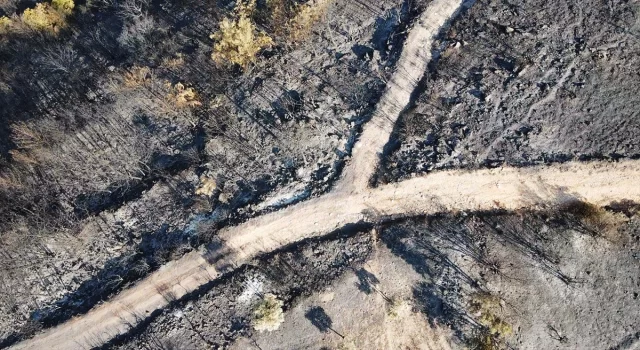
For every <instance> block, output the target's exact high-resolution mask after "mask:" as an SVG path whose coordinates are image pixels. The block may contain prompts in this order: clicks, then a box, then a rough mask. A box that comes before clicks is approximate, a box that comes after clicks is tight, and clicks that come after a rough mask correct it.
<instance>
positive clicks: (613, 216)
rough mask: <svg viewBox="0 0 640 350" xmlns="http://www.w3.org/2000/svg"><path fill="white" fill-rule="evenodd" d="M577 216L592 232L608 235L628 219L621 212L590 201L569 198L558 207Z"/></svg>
mask: <svg viewBox="0 0 640 350" xmlns="http://www.w3.org/2000/svg"><path fill="white" fill-rule="evenodd" d="M558 209H559V210H560V211H562V212H567V213H569V214H571V215H573V216H575V217H576V218H578V219H579V220H580V221H581V222H582V223H583V225H584V226H585V227H586V228H587V229H589V230H591V231H592V232H593V233H594V234H597V235H602V236H609V234H611V233H614V232H615V231H616V230H617V227H618V226H619V225H620V224H621V223H624V222H626V221H627V220H628V218H627V217H626V216H625V215H624V214H622V213H614V212H611V211H608V210H606V209H605V208H602V207H600V206H597V205H594V204H592V203H587V202H584V201H580V200H571V201H568V202H566V203H563V204H561V205H560V206H559V208H558Z"/></svg>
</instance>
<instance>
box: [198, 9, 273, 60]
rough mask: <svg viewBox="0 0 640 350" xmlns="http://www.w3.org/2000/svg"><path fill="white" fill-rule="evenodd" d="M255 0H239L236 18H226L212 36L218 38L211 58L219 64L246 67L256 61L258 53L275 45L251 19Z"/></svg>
mask: <svg viewBox="0 0 640 350" xmlns="http://www.w3.org/2000/svg"><path fill="white" fill-rule="evenodd" d="M255 6H256V2H255V0H249V1H239V2H238V5H236V8H235V18H225V19H223V20H222V22H220V28H219V29H218V31H217V32H216V33H215V34H212V35H211V38H212V39H214V40H216V43H215V45H214V47H213V54H212V55H211V58H212V59H213V60H214V61H216V62H217V63H219V64H222V63H231V64H237V65H239V66H241V67H243V68H246V67H247V66H248V65H249V64H250V63H252V62H255V60H256V56H257V55H258V53H259V52H260V51H261V50H263V49H265V48H267V47H270V46H271V45H273V40H272V39H271V37H269V36H268V35H267V34H266V33H264V32H262V31H259V30H258V29H257V28H256V25H255V23H254V22H253V20H251V15H252V14H253V12H254V11H255Z"/></svg>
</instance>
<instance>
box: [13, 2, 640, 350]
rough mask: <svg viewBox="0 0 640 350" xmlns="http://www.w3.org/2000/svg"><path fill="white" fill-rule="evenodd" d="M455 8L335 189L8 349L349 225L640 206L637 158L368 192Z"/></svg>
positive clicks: (417, 49)
mask: <svg viewBox="0 0 640 350" xmlns="http://www.w3.org/2000/svg"><path fill="white" fill-rule="evenodd" d="M460 5H461V2H460V1H454V0H435V1H433V2H432V3H431V5H430V6H429V8H428V9H427V10H426V11H425V13H424V14H423V15H422V16H421V17H420V19H419V20H418V21H417V23H416V25H415V27H414V28H413V29H412V30H411V33H410V34H409V37H408V39H407V43H406V44H405V48H404V50H403V53H402V55H401V58H400V60H399V62H398V67H399V68H398V70H397V72H396V74H395V76H394V78H393V79H392V82H391V83H390V85H389V88H388V90H387V92H386V93H385V95H384V97H383V98H382V100H381V102H380V106H379V107H378V112H376V113H375V114H374V117H373V119H372V120H371V122H370V123H369V124H368V125H367V127H366V128H365V130H364V131H363V135H362V137H361V140H360V142H359V147H357V148H356V149H355V150H354V154H353V158H352V161H351V164H349V166H348V168H347V169H346V170H345V174H344V177H343V178H342V179H341V180H340V182H339V184H338V185H337V188H336V189H335V190H334V191H333V192H331V193H329V194H326V195H324V196H322V197H320V198H316V199H312V200H309V201H306V202H303V203H300V204H298V205H295V206H292V207H289V208H286V209H284V210H281V211H278V212H275V213H271V214H268V215H264V216H262V217H258V218H255V219H252V220H249V221H247V222H246V223H244V224H242V225H239V226H236V227H231V228H227V229H225V230H222V231H221V232H220V233H219V237H220V240H221V241H220V244H218V245H217V246H216V247H210V248H209V250H205V249H203V250H201V251H199V252H193V253H190V254H187V255H185V256H184V257H183V258H181V259H179V260H177V261H173V262H170V263H168V264H166V265H165V266H163V267H162V268H161V269H159V270H158V271H156V272H154V273H153V274H151V275H150V276H149V277H147V278H146V279H144V280H142V281H140V282H139V283H137V284H136V285H135V286H133V287H131V288H129V289H128V290H125V291H123V292H122V293H120V294H119V295H118V296H116V297H114V298H113V299H112V300H110V301H108V302H106V303H104V304H102V305H100V306H98V307H96V308H94V309H93V310H91V311H90V312H88V313H87V314H85V315H83V316H79V317H77V318H74V319H72V320H70V321H68V322H66V323H64V324H62V325H60V326H58V327H55V328H51V329H48V330H47V331H45V332H43V333H41V334H39V335H37V336H35V337H34V338H33V339H30V340H27V341H25V342H22V343H19V344H16V345H15V346H14V347H13V348H15V349H45V348H49V349H86V348H91V347H95V346H99V345H101V344H104V343H105V342H107V341H108V340H110V339H112V338H114V337H116V336H118V335H120V334H123V333H125V332H127V331H128V330H129V329H130V328H131V327H132V326H133V325H136V324H138V323H139V322H140V321H142V320H144V319H145V318H147V317H148V316H149V315H150V314H151V313H152V312H154V311H155V310H158V309H161V308H164V307H165V306H167V304H168V303H169V301H171V300H173V299H176V298H181V297H183V296H184V295H185V294H187V293H189V292H192V291H194V290H196V289H198V288H199V287H201V286H203V285H204V284H206V283H207V282H209V281H212V280H215V279H216V278H218V277H219V276H220V275H221V274H222V273H225V272H229V271H231V270H233V269H234V268H236V267H238V266H240V265H242V264H246V263H247V262H249V261H250V260H251V259H253V258H255V257H257V256H259V255H261V254H266V253H270V252H273V251H274V250H277V249H281V248H283V247H286V246H287V245H290V244H294V243H296V242H300V241H301V240H304V239H307V238H312V237H319V236H322V235H325V234H328V233H330V232H332V231H335V230H336V229H339V228H341V227H343V226H345V225H347V224H350V223H358V222H378V221H380V220H385V219H386V218H388V217H402V216H411V215H416V214H437V213H441V212H446V211H450V210H454V209H455V210H491V209H496V208H502V209H510V210H513V209H518V208H524V207H531V206H536V205H542V204H545V203H550V202H551V203H558V202H562V201H566V200H572V199H575V198H578V199H581V200H585V201H588V202H591V203H595V204H606V203H609V202H612V201H619V200H623V199H631V200H636V201H640V186H638V185H637V183H638V181H639V180H640V161H625V162H618V163H602V162H601V163H569V164H565V165H556V166H548V167H539V168H525V169H516V168H504V169H491V170H478V171H448V172H441V173H433V174H429V175H428V176H426V177H422V178H415V179H411V180H407V181H404V182H401V183H398V184H390V185H385V186H381V187H379V188H376V189H370V188H368V179H369V177H370V176H371V174H372V173H373V171H374V170H375V168H376V166H377V164H378V161H379V155H378V153H379V152H380V151H381V150H382V147H383V146H384V144H385V143H386V142H387V140H388V138H389V135H390V133H391V130H392V128H393V124H394V123H395V120H396V119H397V117H398V114H399V113H400V112H401V111H402V110H403V109H404V107H405V106H406V104H407V103H408V102H409V97H410V94H411V92H412V91H413V89H414V88H415V86H416V84H417V82H418V81H419V80H420V78H421V76H422V74H423V72H424V70H425V69H426V65H427V63H428V61H429V60H430V59H431V53H430V49H431V44H432V41H433V38H434V36H435V35H436V34H437V32H438V31H439V28H441V27H442V26H443V25H445V24H446V22H447V21H448V20H449V19H450V18H451V16H453V15H454V14H455V13H456V11H457V10H458V9H459V7H460ZM394 113H395V114H394Z"/></svg>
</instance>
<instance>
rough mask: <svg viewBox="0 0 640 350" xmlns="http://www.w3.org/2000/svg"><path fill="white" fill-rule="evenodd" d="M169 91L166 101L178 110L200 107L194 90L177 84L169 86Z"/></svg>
mask: <svg viewBox="0 0 640 350" xmlns="http://www.w3.org/2000/svg"><path fill="white" fill-rule="evenodd" d="M169 90H170V92H169V94H168V95H167V99H168V100H169V102H171V103H172V104H173V105H174V106H176V107H178V108H187V107H198V106H201V105H202V103H201V102H200V101H199V98H198V94H197V93H196V90H195V89H194V88H191V87H189V88H188V87H185V86H184V85H183V84H182V83H177V84H175V85H173V86H170V85H169Z"/></svg>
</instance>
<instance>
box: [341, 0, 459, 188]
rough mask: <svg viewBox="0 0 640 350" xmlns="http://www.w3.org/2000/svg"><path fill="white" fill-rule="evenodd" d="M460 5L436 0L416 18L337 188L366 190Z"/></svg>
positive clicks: (449, 1) (457, 2) (449, 0)
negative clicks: (437, 39)
mask: <svg viewBox="0 0 640 350" xmlns="http://www.w3.org/2000/svg"><path fill="white" fill-rule="evenodd" d="M461 5H462V3H461V1H456V0H453V1H452V0H435V1H433V2H432V3H431V4H429V7H428V8H427V10H426V11H425V12H424V13H422V15H421V16H420V17H419V18H418V19H417V20H416V23H415V25H414V27H413V28H411V31H410V32H409V35H408V36H407V39H406V41H405V43H404V47H403V48H402V53H401V54H400V58H399V59H398V63H397V64H396V70H395V73H394V75H393V77H392V78H391V79H390V80H389V82H388V83H387V88H386V90H385V92H384V93H383V95H382V97H381V98H380V101H378V104H377V105H376V110H375V111H374V113H373V116H372V117H371V121H369V122H368V123H367V124H366V125H365V127H364V129H363V131H362V134H361V135H360V138H359V140H358V143H356V144H355V146H354V149H353V152H352V157H351V164H350V166H349V167H348V168H347V169H345V172H344V174H343V176H342V179H341V180H340V181H339V182H338V184H337V186H336V191H337V192H344V191H356V192H357V191H364V190H366V189H367V187H368V186H369V178H371V175H372V174H373V172H374V171H375V169H376V167H377V166H378V160H379V158H380V156H379V154H380V153H381V152H382V150H383V147H384V145H385V144H386V143H387V142H388V141H389V136H390V135H391V132H392V131H393V126H394V125H395V124H396V121H397V120H398V118H399V117H400V114H401V113H402V111H403V110H404V109H405V108H406V107H407V105H408V104H409V102H410V100H411V94H412V93H413V91H414V90H415V89H416V87H417V86H418V83H419V82H420V80H421V79H422V77H423V75H424V73H425V72H426V70H427V65H428V64H429V62H430V61H431V55H432V52H431V50H432V44H433V40H434V38H435V37H436V36H437V35H438V33H439V32H440V31H441V30H442V29H443V28H445V27H446V26H447V24H448V22H449V21H450V19H452V18H454V17H455V15H456V13H457V12H458V11H459V10H460V8H461Z"/></svg>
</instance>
